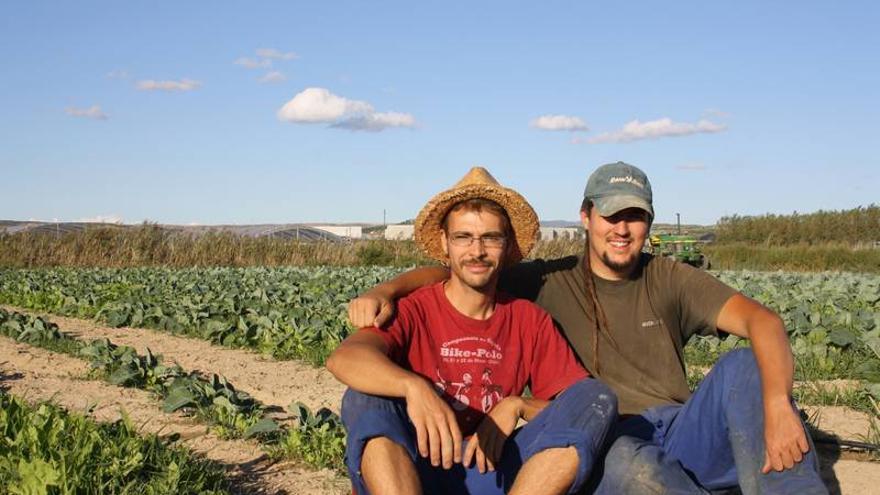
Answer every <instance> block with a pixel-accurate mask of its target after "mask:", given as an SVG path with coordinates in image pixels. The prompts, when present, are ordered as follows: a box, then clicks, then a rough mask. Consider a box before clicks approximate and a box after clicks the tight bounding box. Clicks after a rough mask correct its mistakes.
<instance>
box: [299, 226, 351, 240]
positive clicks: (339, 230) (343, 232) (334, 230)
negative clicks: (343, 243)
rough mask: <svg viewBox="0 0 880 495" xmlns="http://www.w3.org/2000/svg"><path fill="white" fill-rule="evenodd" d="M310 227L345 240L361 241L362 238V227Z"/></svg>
mask: <svg viewBox="0 0 880 495" xmlns="http://www.w3.org/2000/svg"><path fill="white" fill-rule="evenodd" d="M310 227H312V228H315V229H319V230H323V231H324V232H330V233H331V234H333V235H335V236H339V237H344V238H347V239H361V238H363V236H364V230H363V227H361V226H360V225H310Z"/></svg>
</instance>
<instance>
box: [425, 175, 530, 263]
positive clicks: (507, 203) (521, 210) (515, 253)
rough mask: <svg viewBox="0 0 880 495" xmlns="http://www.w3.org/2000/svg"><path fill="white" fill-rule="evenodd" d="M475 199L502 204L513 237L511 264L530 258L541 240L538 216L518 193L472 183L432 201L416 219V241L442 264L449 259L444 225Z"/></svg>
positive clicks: (510, 255) (451, 190)
mask: <svg viewBox="0 0 880 495" xmlns="http://www.w3.org/2000/svg"><path fill="white" fill-rule="evenodd" d="M475 198H482V199H488V200H491V201H494V202H496V203H498V204H499V205H501V207H502V208H504V210H505V211H506V212H507V216H508V217H509V218H510V226H511V229H512V230H513V236H512V239H510V241H511V243H512V244H511V245H510V249H509V251H508V257H507V263H509V264H513V263H516V262H518V261H520V260H522V259H523V258H525V257H526V256H528V254H529V252H530V251H531V250H532V248H533V247H534V245H535V242H536V240H537V237H538V215H537V214H536V213H535V210H534V209H533V208H532V206H531V205H530V204H529V203H528V201H526V199H525V198H524V197H522V195H521V194H519V193H518V192H516V191H514V190H513V189H508V188H506V187H501V186H496V185H491V184H471V185H467V186H462V187H458V188H453V189H449V190H447V191H443V192H441V193H440V194H438V195H436V196H434V197H433V198H431V200H430V201H428V203H427V204H426V205H425V207H424V208H422V211H420V212H419V214H418V216H417V217H416V221H415V226H414V228H415V232H414V237H415V241H416V243H417V244H418V245H419V247H420V248H422V250H423V251H424V252H425V254H427V255H428V256H430V257H431V258H434V259H435V260H438V261H445V260H446V259H447V257H446V254H445V252H444V250H443V244H442V243H443V240H442V237H441V232H442V231H443V226H442V224H441V222H442V221H443V218H444V217H445V216H446V214H447V213H448V212H449V210H450V209H451V208H452V207H453V206H454V205H456V204H458V203H460V202H462V201H467V200H469V199H475Z"/></svg>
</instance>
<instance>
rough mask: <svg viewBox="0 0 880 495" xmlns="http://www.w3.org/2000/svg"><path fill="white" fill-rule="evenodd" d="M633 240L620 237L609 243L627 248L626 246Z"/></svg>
mask: <svg viewBox="0 0 880 495" xmlns="http://www.w3.org/2000/svg"><path fill="white" fill-rule="evenodd" d="M631 242H632V241H629V240H620V239H618V240H611V241H608V244H610V245H611V246H613V247H616V248H625V247H627V246H629V245H630V243H631Z"/></svg>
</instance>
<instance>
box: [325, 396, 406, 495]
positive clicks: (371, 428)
mask: <svg viewBox="0 0 880 495" xmlns="http://www.w3.org/2000/svg"><path fill="white" fill-rule="evenodd" d="M342 422H343V424H344V425H345V428H346V431H347V432H348V438H347V440H346V442H347V445H346V459H345V461H346V467H347V468H348V474H349V477H350V478H351V483H352V487H353V488H354V490H355V491H356V492H357V494H358V495H368V494H370V493H375V494H378V493H401V494H419V493H421V484H420V482H419V476H418V474H417V471H416V464H415V459H416V447H415V440H414V432H413V431H412V426H411V425H410V423H409V418H408V416H407V415H406V407H405V406H404V404H403V401H399V400H394V399H389V398H385V397H377V396H374V395H368V394H362V393H360V392H356V391H354V390H351V389H349V390H347V391H346V392H345V395H344V396H343V398H342Z"/></svg>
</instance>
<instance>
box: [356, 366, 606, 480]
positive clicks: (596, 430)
mask: <svg viewBox="0 0 880 495" xmlns="http://www.w3.org/2000/svg"><path fill="white" fill-rule="evenodd" d="M342 422H343V424H344V425H345V427H346V430H347V431H348V440H347V446H346V466H347V467H348V472H349V475H350V477H351V482H352V486H353V488H354V489H355V492H356V493H357V494H358V495H367V493H368V492H367V488H366V486H365V485H364V479H363V477H362V476H361V472H360V466H361V457H362V455H363V451H364V447H365V445H366V443H367V441H368V440H369V439H371V438H375V437H386V438H388V439H390V440H392V441H394V442H396V443H398V444H400V445H401V446H403V447H404V448H405V449H406V451H407V452H408V453H409V455H410V457H411V458H412V460H413V462H414V463H415V466H416V469H417V471H418V473H419V478H420V480H421V482H422V488H423V490H424V493H426V494H430V493H437V494H447V493H450V494H451V493H456V494H458V493H462V494H463V493H471V494H501V493H505V492H506V491H507V490H509V489H510V487H511V486H512V485H513V481H514V480H515V479H516V475H517V473H518V472H519V469H520V467H521V466H522V465H523V463H524V462H525V461H526V460H528V459H529V458H530V457H531V456H533V455H535V454H536V453H538V452H541V451H542V450H545V449H549V448H560V447H574V448H575V450H576V451H577V454H578V470H577V476H576V479H575V482H574V484H573V486H572V487H571V493H574V492H576V491H577V490H578V489H579V488H580V487H581V486H582V485H583V484H584V483H585V482H586V480H587V479H588V477H589V475H590V472H591V470H592V467H593V463H594V462H595V461H596V460H597V459H598V457H599V455H600V454H601V450H602V447H603V445H604V444H605V442H606V441H607V436H608V435H609V433H610V432H611V429H612V427H613V425H614V424H615V423H616V422H617V397H616V396H615V395H614V393H613V392H611V389H609V388H608V387H607V386H606V385H605V384H603V383H602V382H600V381H599V380H595V379H591V378H587V379H584V380H581V381H579V382H576V383H575V384H573V385H571V386H570V387H568V388H567V389H566V390H565V391H564V392H562V393H561V394H560V395H559V397H557V398H556V399H554V400H553V401H552V402H550V404H549V405H548V406H547V407H546V408H544V410H543V411H541V412H540V413H539V414H538V415H537V416H536V417H535V418H534V419H533V420H532V421H530V422H529V423H528V424H526V425H525V426H523V427H522V428H520V429H518V430H516V431H514V433H513V434H512V435H511V436H510V438H508V439H507V442H506V443H505V445H504V450H503V452H502V456H501V461H500V463H499V464H497V465H496V467H495V469H496V470H495V472H486V473H484V474H481V473H480V472H479V470H478V469H477V467H476V463H474V464H473V465H472V466H471V467H469V468H468V467H464V466H462V465H461V464H455V465H453V467H452V469H449V470H445V469H443V468H442V467H434V466H432V465H431V463H430V460H427V459H425V458H423V457H421V456H420V455H418V452H417V448H416V435H415V430H414V428H413V426H412V423H411V422H410V420H409V417H408V416H407V414H406V404H405V402H404V401H403V400H402V399H391V398H387V397H378V396H374V395H368V394H363V393H360V392H356V391H354V390H351V389H349V390H348V391H346V392H345V396H344V397H343V399H342ZM465 446H466V443H465V445H463V446H462V452H464V448H465Z"/></svg>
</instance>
